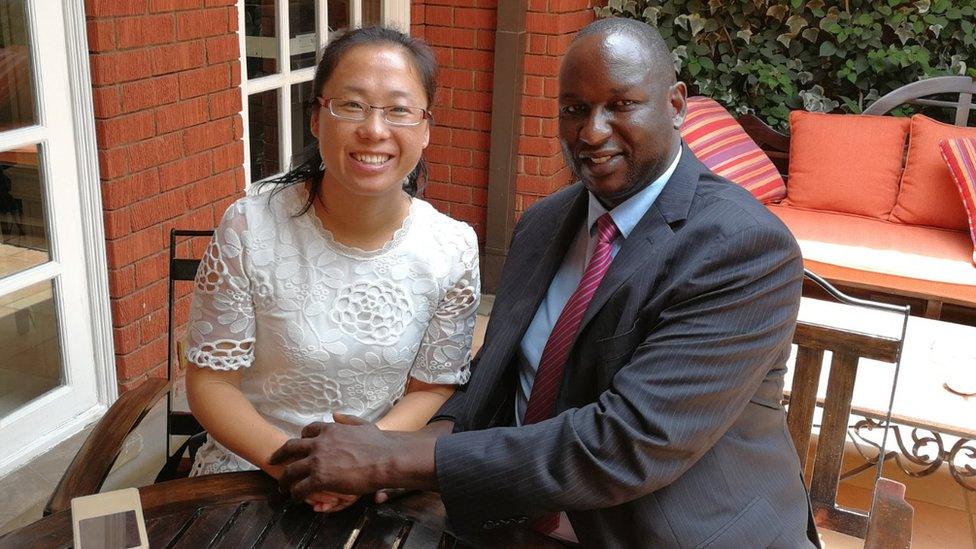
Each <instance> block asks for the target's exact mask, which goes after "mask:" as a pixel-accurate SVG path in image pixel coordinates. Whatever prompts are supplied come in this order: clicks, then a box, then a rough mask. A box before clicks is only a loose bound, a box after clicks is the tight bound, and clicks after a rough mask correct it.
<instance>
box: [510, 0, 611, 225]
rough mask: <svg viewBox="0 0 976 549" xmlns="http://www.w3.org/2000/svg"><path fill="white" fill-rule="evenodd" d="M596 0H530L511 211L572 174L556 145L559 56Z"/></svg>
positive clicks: (548, 191) (590, 13)
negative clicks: (513, 200) (512, 206)
mask: <svg viewBox="0 0 976 549" xmlns="http://www.w3.org/2000/svg"><path fill="white" fill-rule="evenodd" d="M603 3H604V2H601V1H594V0H529V12H528V13H527V14H526V19H525V31H526V33H528V35H529V36H528V44H527V46H526V52H525V63H524V70H525V82H524V89H523V96H522V135H521V137H520V139H519V147H518V152H519V162H518V178H517V181H516V184H515V190H516V194H515V211H516V212H518V213H521V212H523V211H525V209H526V208H528V207H529V206H531V205H532V204H534V203H535V202H537V201H538V200H539V199H540V198H542V197H544V196H547V195H549V194H551V193H552V192H553V191H555V190H556V189H558V188H560V187H562V186H563V185H565V184H566V183H568V182H569V180H570V172H569V168H567V167H566V164H565V162H564V161H563V157H562V152H561V150H560V146H559V119H558V114H559V113H558V105H557V97H558V94H559V62H560V60H561V59H562V56H563V54H564V53H566V48H567V47H568V46H569V43H570V41H571V40H572V39H573V36H574V35H575V34H576V32H577V31H579V29H581V28H583V27H584V26H586V24H587V23H589V22H590V21H593V19H595V17H596V16H595V14H594V13H593V6H594V5H602V4H603Z"/></svg>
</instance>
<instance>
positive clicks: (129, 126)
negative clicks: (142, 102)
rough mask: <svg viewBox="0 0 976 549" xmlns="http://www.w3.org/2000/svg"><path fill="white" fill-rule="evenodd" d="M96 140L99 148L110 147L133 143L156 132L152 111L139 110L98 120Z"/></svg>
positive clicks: (96, 122) (96, 123)
mask: <svg viewBox="0 0 976 549" xmlns="http://www.w3.org/2000/svg"><path fill="white" fill-rule="evenodd" d="M95 129H96V140H97V141H98V146H99V148H102V149H108V148H111V147H114V146H116V145H119V144H124V143H133V142H135V141H140V140H142V139H147V138H149V137H152V136H153V135H155V134H156V122H155V120H154V118H153V115H152V113H149V112H137V113H135V114H130V115H127V116H119V117H116V118H109V119H106V120H96V121H95Z"/></svg>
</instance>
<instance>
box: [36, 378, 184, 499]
mask: <svg viewBox="0 0 976 549" xmlns="http://www.w3.org/2000/svg"><path fill="white" fill-rule="evenodd" d="M169 388H170V382H169V381H167V380H165V379H149V380H147V381H146V382H145V383H143V384H142V385H140V386H139V387H137V388H136V389H133V390H131V391H128V392H125V393H123V394H122V396H120V397H119V399H118V400H116V401H115V404H112V406H111V407H110V408H109V409H108V411H107V412H106V413H105V415H104V416H103V417H102V418H101V419H100V420H99V421H98V424H97V425H95V428H94V429H93V430H92V432H91V434H90V435H89V436H88V439H87V440H85V443H84V444H83V445H82V446H81V449H80V450H78V453H77V454H75V457H74V459H73V460H71V464H70V465H68V469H67V470H66V471H65V473H64V475H62V477H61V480H60V481H59V482H58V485H57V487H56V488H55V489H54V493H53V494H51V498H50V499H49V500H48V502H47V505H46V506H45V507H44V514H45V515H50V514H51V513H56V512H58V511H62V510H65V509H68V508H69V507H70V506H71V499H72V498H76V497H79V496H87V495H90V494H94V493H97V492H98V491H99V489H100V488H101V487H102V483H104V482H105V478H106V477H107V476H108V473H109V471H111V470H112V465H113V464H114V463H115V460H116V459H117V458H118V457H119V453H120V452H121V451H122V443H123V442H124V441H125V438H126V437H127V436H128V435H129V433H131V432H132V430H133V429H134V428H135V427H136V426H137V425H138V424H139V422H140V421H142V419H143V418H144V417H145V416H146V414H147V413H148V412H149V410H150V409H151V408H152V407H153V406H154V405H155V404H156V402H158V401H159V399H160V398H162V397H163V396H165V395H166V393H167V391H169Z"/></svg>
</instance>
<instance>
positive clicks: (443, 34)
mask: <svg viewBox="0 0 976 549" xmlns="http://www.w3.org/2000/svg"><path fill="white" fill-rule="evenodd" d="M477 37H478V34H477V32H475V31H474V30H471V29H463V28H462V29H458V28H448V27H429V28H428V29H427V42H428V43H429V44H431V45H436V46H450V47H453V48H467V49H472V48H474V47H475V43H476V41H477Z"/></svg>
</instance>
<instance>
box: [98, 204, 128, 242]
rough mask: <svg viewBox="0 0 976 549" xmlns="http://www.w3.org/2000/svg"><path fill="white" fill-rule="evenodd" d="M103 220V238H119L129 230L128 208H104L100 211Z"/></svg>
mask: <svg viewBox="0 0 976 549" xmlns="http://www.w3.org/2000/svg"><path fill="white" fill-rule="evenodd" d="M102 214H103V215H102V217H103V219H104V220H105V238H107V239H113V238H121V237H123V236H125V235H127V234H129V233H130V232H131V225H130V224H129V210H127V209H125V208H122V209H118V210H106V211H104V212H102Z"/></svg>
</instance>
